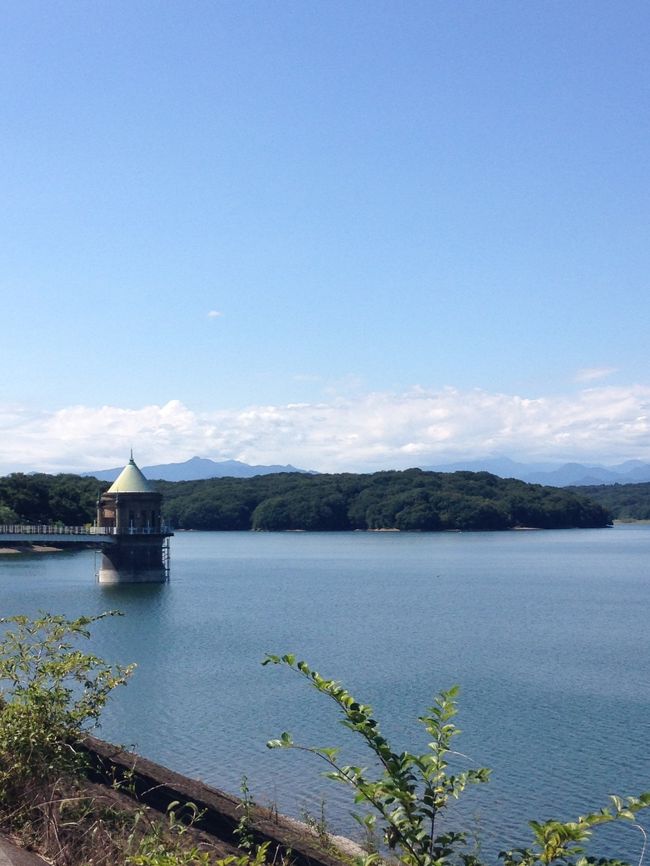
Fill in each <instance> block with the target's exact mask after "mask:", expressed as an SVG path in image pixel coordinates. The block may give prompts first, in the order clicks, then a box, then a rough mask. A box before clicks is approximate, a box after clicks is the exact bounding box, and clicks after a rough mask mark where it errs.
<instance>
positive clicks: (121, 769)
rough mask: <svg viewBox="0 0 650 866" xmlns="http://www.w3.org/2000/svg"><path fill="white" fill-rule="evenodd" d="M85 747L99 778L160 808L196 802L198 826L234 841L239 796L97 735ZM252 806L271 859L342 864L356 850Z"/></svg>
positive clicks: (298, 865) (255, 828) (255, 831)
mask: <svg viewBox="0 0 650 866" xmlns="http://www.w3.org/2000/svg"><path fill="white" fill-rule="evenodd" d="M85 747H86V749H87V751H88V753H89V755H90V757H91V759H92V760H91V763H92V766H93V775H94V779H95V781H99V782H103V783H107V784H113V783H114V782H115V781H118V782H124V785H123V787H122V791H123V793H131V796H134V797H135V798H137V800H138V801H139V802H142V803H145V804H146V805H147V806H149V807H151V808H153V809H156V810H157V811H159V812H162V813H164V812H166V811H167V808H168V807H169V805H170V804H171V803H174V802H178V803H181V804H184V803H193V804H194V805H195V806H196V807H197V809H198V810H199V818H198V820H197V821H196V823H195V825H194V826H195V827H196V828H197V829H199V830H201V831H203V832H205V833H207V834H208V835H210V836H213V837H215V838H216V839H219V840H220V841H221V842H224V843H225V844H226V845H228V846H236V844H237V837H236V835H235V832H234V831H235V829H236V828H237V825H238V824H239V822H240V820H241V818H242V814H243V805H242V801H241V800H240V799H239V798H238V797H235V796H233V795H232V794H227V793H225V792H224V791H220V790H219V789H218V788H213V787H211V786H210V785H205V784H204V783H203V782H199V781H197V780H195V779H189V778H188V777H187V776H182V775H180V773H175V772H174V771H173V770H169V769H168V768H167V767H163V766H161V765H160V764H156V763H154V762H153V761H149V760H147V759H146V758H143V757H141V756H140V755H136V754H135V753H133V752H126V751H123V750H122V749H120V748H119V747H117V746H114V745H111V744H110V743H106V742H104V741H103V740H98V739H97V738H95V737H87V739H86V741H85ZM248 811H249V816H250V832H251V834H252V836H253V837H254V839H255V841H256V842H257V843H258V844H263V843H264V842H269V843H270V857H269V862H272V861H273V859H274V858H273V855H274V852H275V851H276V850H277V851H279V852H283V851H288V850H290V851H291V862H292V863H293V864H295V866H342V863H343V862H344V860H345V854H346V853H347V854H348V856H349V855H350V854H351V853H356V851H354V852H353V851H347V852H344V851H343V850H341V854H340V856H339V855H338V854H337V852H336V848H335V847H334V846H335V845H336V841H335V840H334V842H333V845H332V849H333V850H331V851H330V850H327V851H324V850H323V847H322V845H320V844H319V842H318V838H317V837H316V835H315V834H314V833H313V832H312V831H310V830H309V828H308V827H306V826H305V825H304V824H301V823H300V822H298V821H293V820H291V819H290V818H287V817H285V816H283V815H279V814H278V813H277V812H275V811H272V810H270V809H265V808H263V807H261V806H256V805H251V806H249V808H248ZM353 848H356V846H353Z"/></svg>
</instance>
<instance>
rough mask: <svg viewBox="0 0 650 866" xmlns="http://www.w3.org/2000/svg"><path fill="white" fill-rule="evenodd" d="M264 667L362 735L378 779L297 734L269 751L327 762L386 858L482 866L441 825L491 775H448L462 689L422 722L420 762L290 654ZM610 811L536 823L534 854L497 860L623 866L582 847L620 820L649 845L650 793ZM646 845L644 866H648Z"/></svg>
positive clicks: (420, 864)
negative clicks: (330, 706)
mask: <svg viewBox="0 0 650 866" xmlns="http://www.w3.org/2000/svg"><path fill="white" fill-rule="evenodd" d="M262 664H264V665H269V664H273V665H284V666H286V667H288V668H290V669H291V670H293V671H295V672H296V673H297V674H299V675H300V676H302V677H303V678H304V679H306V680H307V682H308V683H309V684H310V685H311V686H312V687H313V688H314V689H316V691H318V692H320V693H321V694H324V695H326V696H327V697H329V698H330V699H331V700H333V701H334V703H335V704H336V705H337V707H338V709H339V710H340V712H341V714H342V716H343V718H342V719H341V720H340V721H341V722H342V724H343V725H344V726H345V727H346V728H349V729H350V730H351V731H354V732H355V733H357V734H358V735H359V736H360V737H361V738H362V740H363V741H364V742H365V744H366V746H367V747H368V748H369V750H370V752H371V753H372V755H373V758H374V759H375V761H376V762H378V764H379V768H380V775H379V776H376V777H374V778H373V777H371V776H370V775H369V772H368V770H367V768H362V767H357V766H352V765H350V764H343V763H341V762H340V761H339V752H340V749H338V748H319V747H315V746H302V745H297V744H296V743H294V741H293V738H292V736H291V734H289V733H288V732H286V731H285V732H284V733H283V734H281V736H280V738H279V739H276V740H269V742H268V743H267V746H268V747H269V748H271V749H278V748H282V749H299V750H301V751H304V752H309V753H311V754H313V755H315V756H317V757H318V758H319V759H320V760H322V761H324V762H325V763H326V764H327V765H328V767H329V770H328V772H327V773H326V776H328V777H329V778H331V779H334V780H335V781H338V782H342V783H344V784H346V785H349V786H351V787H352V788H353V790H354V792H355V796H354V800H355V803H357V804H363V805H364V806H366V807H370V808H371V809H372V811H371V812H370V813H369V814H365V815H355V817H356V818H357V820H358V821H360V823H362V825H363V826H364V827H365V829H366V830H367V831H368V832H369V833H372V832H373V830H374V829H375V827H376V826H377V819H378V818H379V825H378V829H379V830H380V832H381V834H382V836H383V841H384V843H385V846H386V848H387V850H388V852H395V853H396V854H397V855H398V857H399V860H400V862H401V863H404V864H406V866H446V864H451V863H459V864H463V866H480V861H479V859H478V857H477V856H475V855H474V854H470V853H467V850H466V845H467V834H466V833H463V832H457V831H451V830H448V829H443V831H442V832H441V828H440V821H441V818H442V817H443V816H444V814H445V812H446V810H447V809H448V807H449V805H450V802H451V801H452V800H457V799H458V798H459V797H460V795H461V794H462V792H463V791H464V789H465V788H466V787H467V785H469V784H479V783H484V782H487V781H488V779H489V773H490V771H489V770H488V769H487V768H485V767H481V768H479V769H471V770H466V771H464V772H461V773H450V772H449V764H448V758H449V756H450V755H456V756H458V755H459V753H457V752H453V751H452V749H451V745H452V740H453V738H454V737H455V736H457V735H458V734H459V733H460V731H459V730H458V729H457V728H456V726H455V725H454V723H453V721H452V719H453V717H454V716H455V715H456V712H457V709H456V698H457V695H458V687H457V686H454V687H453V688H451V689H449V690H448V691H443V692H441V693H440V694H439V695H438V696H437V697H436V698H435V702H434V705H433V706H432V707H430V708H429V709H428V710H427V712H426V714H425V715H423V716H420V717H419V719H418V721H419V722H421V723H422V724H423V725H424V728H425V730H426V732H427V734H428V735H429V736H430V737H431V740H430V742H429V744H428V747H429V748H428V751H427V752H425V753H424V754H421V755H417V754H412V753H411V752H407V751H403V752H395V751H393V750H392V749H391V747H390V745H389V743H388V742H387V740H386V738H385V737H384V736H382V734H381V732H380V730H379V725H378V724H377V721H376V720H375V719H374V718H373V711H372V707H370V706H369V705H367V704H361V703H359V702H358V701H357V700H355V698H354V697H353V696H352V695H351V694H350V693H349V692H348V691H346V689H345V688H344V687H343V686H342V685H341V683H339V682H338V681H336V680H331V679H326V678H325V677H322V676H321V675H320V674H319V673H318V672H317V671H314V670H311V668H310V667H309V666H308V664H307V663H306V662H304V661H297V660H296V657H295V656H294V655H291V654H287V655H283V656H277V655H267V656H266V658H265V659H264V661H263V662H262ZM610 799H611V806H610V807H609V808H604V809H601V810H600V811H598V812H594V813H591V814H588V815H584V816H582V817H580V818H578V820H577V821H574V822H567V823H562V822H560V821H545V822H535V821H532V822H530V827H531V829H532V831H533V836H534V844H533V845H532V847H530V848H519V849H515V850H512V851H502V852H501V853H500V855H499V857H500V858H501V860H502V861H503V863H504V866H549V864H551V863H561V864H573V866H586V864H588V863H595V862H597V863H598V864H599V866H621V861H618V860H607V859H602V858H601V859H600V860H598V861H596V860H595V858H593V857H586V856H585V853H584V851H585V849H584V844H585V843H586V842H587V841H588V840H589V838H590V836H591V834H592V831H593V829H594V828H595V827H597V826H599V825H600V824H604V823H609V822H611V821H616V820H627V821H632V822H634V823H635V825H636V826H637V827H639V829H640V830H641V832H642V833H643V835H644V839H645V831H644V830H643V828H642V827H641V826H640V825H639V824H637V823H636V815H637V813H638V812H639V811H640V810H641V809H645V808H647V807H648V806H650V792H648V793H644V794H642V795H641V796H639V797H628V798H626V799H625V800H623V799H621V798H620V797H611V798H610ZM644 851H645V843H644V847H643V850H642V852H641V858H640V860H639V866H641V862H642V860H643V855H644ZM380 859H381V857H380V855H379V854H377V853H374V854H370V855H368V856H367V857H366V858H364V864H365V866H369V864H372V863H373V862H375V861H377V860H380Z"/></svg>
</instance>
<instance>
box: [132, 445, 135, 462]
mask: <svg viewBox="0 0 650 866" xmlns="http://www.w3.org/2000/svg"><path fill="white" fill-rule="evenodd" d="M131 463H135V460H134V459H133V446H131Z"/></svg>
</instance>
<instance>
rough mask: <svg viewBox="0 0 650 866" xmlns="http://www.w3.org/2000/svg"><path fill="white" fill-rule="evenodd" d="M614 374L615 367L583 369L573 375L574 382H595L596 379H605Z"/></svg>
mask: <svg viewBox="0 0 650 866" xmlns="http://www.w3.org/2000/svg"><path fill="white" fill-rule="evenodd" d="M616 372H617V369H616V367H584V368H583V369H582V370H578V372H577V373H576V374H575V376H574V381H576V382H596V381H598V379H606V378H607V377H608V376H611V375H612V373H616Z"/></svg>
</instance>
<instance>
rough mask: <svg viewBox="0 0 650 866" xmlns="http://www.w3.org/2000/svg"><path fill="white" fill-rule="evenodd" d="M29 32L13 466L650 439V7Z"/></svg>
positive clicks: (9, 426)
mask: <svg viewBox="0 0 650 866" xmlns="http://www.w3.org/2000/svg"><path fill="white" fill-rule="evenodd" d="M0 27H1V32H2V44H3V50H2V52H0V108H1V112H2V118H3V122H2V134H1V135H0V184H1V187H0V188H1V189H2V194H3V201H4V207H3V208H2V210H1V211H0V228H1V234H0V237H1V239H2V240H1V243H0V254H1V261H2V267H1V268H0V299H1V301H2V307H1V309H2V325H3V326H2V341H1V343H0V345H1V346H2V351H1V358H2V368H3V376H2V387H1V389H0V472H10V471H14V470H19V469H25V468H39V469H46V470H48V471H58V470H59V469H79V470H82V469H92V468H102V467H103V466H106V465H116V464H117V463H120V462H122V460H123V458H124V457H125V456H128V448H129V447H130V446H131V444H133V446H134V448H135V450H136V456H138V457H139V459H140V462H141V463H148V462H166V461H171V460H179V459H186V458H187V457H190V456H192V455H193V454H200V455H201V456H206V457H212V458H214V459H220V458H237V459H242V460H246V461H247V462H253V463H255V462H282V463H285V462H291V463H294V464H295V465H299V466H309V467H310V468H317V469H326V470H343V469H350V470H357V469H358V470H366V469H368V470H370V469H375V468H390V467H397V468H402V467H405V466H408V465H425V464H427V463H432V462H444V461H445V460H447V459H449V460H456V459H460V458H462V457H464V456H467V457H472V458H474V457H477V456H482V455H485V454H490V453H508V454H509V455H510V456H512V457H515V458H517V459H536V460H539V459H549V460H556V461H563V460H570V459H579V460H583V461H589V460H591V461H602V462H617V461H619V460H624V459H628V458H639V457H640V458H643V459H650V438H649V436H648V434H649V433H650V421H649V420H647V419H646V413H648V406H649V405H650V367H649V362H648V350H647V343H648V336H647V335H648V326H649V325H650V315H649V313H650V292H649V291H648V274H649V273H650V267H649V265H650V244H649V243H648V228H649V223H650V221H649V215H650V197H649V190H650V183H649V181H650V178H649V174H650V160H649V159H648V152H649V147H648V139H649V135H648V133H649V131H650V119H649V118H650V114H649V106H650V99H649V96H650V93H649V85H650V71H649V67H648V63H647V46H648V44H650V38H649V37H650V8H649V7H648V5H647V3H645V2H644V3H642V2H634V0H632V2H626V3H617V2H600V0H589V2H581V0H573V2H571V3H566V2H553V0H549V2H525V3H523V2H508V0H503V2H493V0H485V2H458V0H453V2H451V0H440V2H433V0H428V2H418V0H409V2H408V3H405V2H397V0H395V2H381V0H377V2H366V0H359V2H355V3H350V2H347V3H342V2H335V0H328V2H320V3H316V2H304V0H301V2H261V0H259V2H213V0H211V2H202V0H195V2H192V3H168V2H149V0H146V2H143V0H140V2H139V0H128V2H115V0H112V2H101V0H99V2H93V3H88V2H86V0H84V2H56V0H54V2H48V3H47V4H44V3H42V2H40V0H39V2H31V0H20V2H8V3H5V4H4V5H3V7H2V9H1V10H0Z"/></svg>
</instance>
